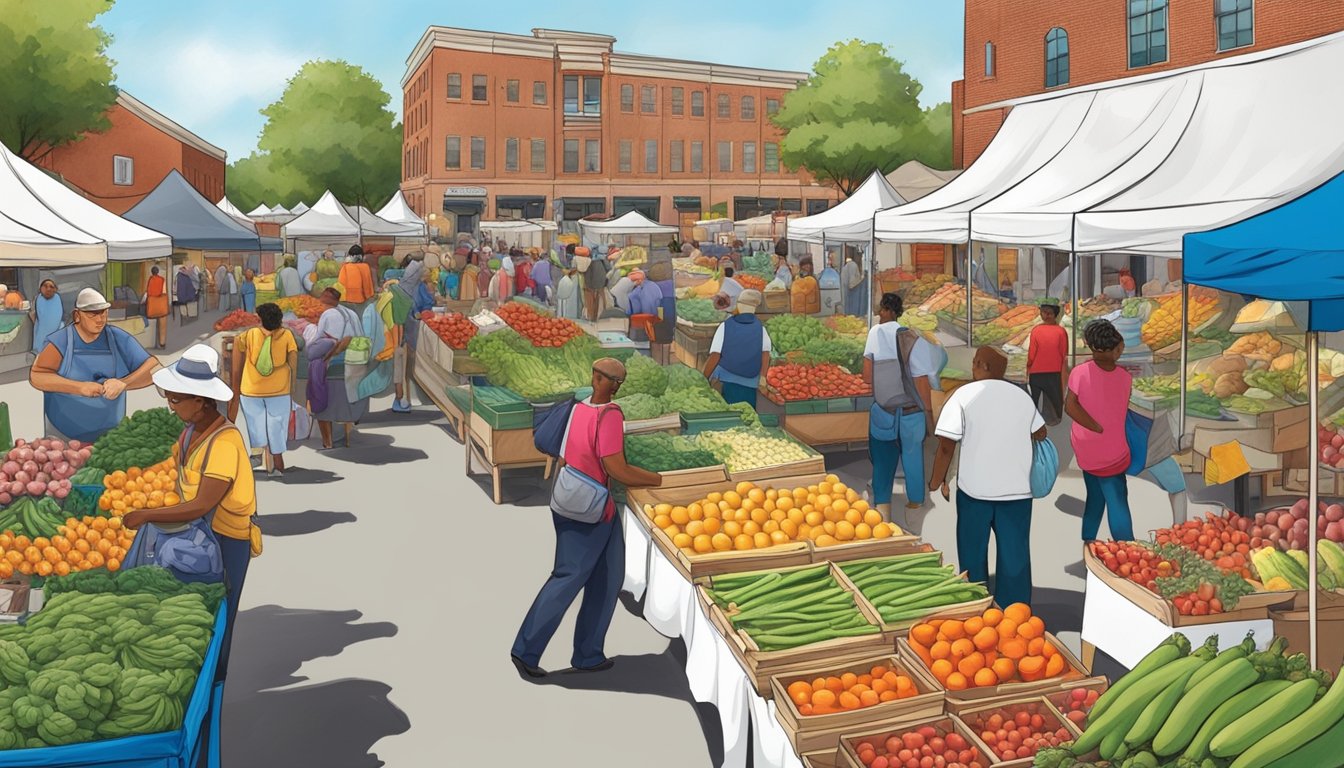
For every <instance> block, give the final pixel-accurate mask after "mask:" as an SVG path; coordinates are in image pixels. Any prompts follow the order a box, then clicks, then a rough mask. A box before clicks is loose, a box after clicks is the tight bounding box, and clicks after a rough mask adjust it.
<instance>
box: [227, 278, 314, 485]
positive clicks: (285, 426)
mask: <svg viewBox="0 0 1344 768" xmlns="http://www.w3.org/2000/svg"><path fill="white" fill-rule="evenodd" d="M257 315H258V316H259V317H260V318H261V327H260V328H249V329H247V330H246V331H244V332H243V333H241V334H239V335H238V337H237V338H236V339H235V340H234V342H233V361H232V362H233V364H232V366H231V367H230V370H231V371H232V374H233V382H232V383H233V389H234V391H235V392H237V393H238V399H237V400H234V401H232V402H230V403H229V421H237V420H238V408H239V405H241V406H242V410H243V418H244V419H245V420H246V421H247V437H248V442H249V443H250V444H251V445H252V451H253V453H261V454H262V455H263V456H262V460H263V462H265V459H266V457H267V456H269V457H270V459H271V460H272V461H273V462H274V471H276V472H284V471H285V458H284V454H285V446H286V445H287V444H288V442H289V412H290V409H291V407H292V403H293V399H292V397H291V395H292V393H293V392H294V379H295V376H296V375H297V373H298V360H299V346H298V344H297V343H296V342H295V341H294V334H292V333H290V332H289V329H288V328H286V327H284V326H283V325H281V322H280V321H281V320H282V319H283V318H284V313H283V312H281V311H280V307H279V305H277V304H270V303H267V304H262V305H261V306H259V307H257Z"/></svg>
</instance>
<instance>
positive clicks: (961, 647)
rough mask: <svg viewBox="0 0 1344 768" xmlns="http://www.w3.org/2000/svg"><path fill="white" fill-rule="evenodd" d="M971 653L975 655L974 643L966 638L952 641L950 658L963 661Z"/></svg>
mask: <svg viewBox="0 0 1344 768" xmlns="http://www.w3.org/2000/svg"><path fill="white" fill-rule="evenodd" d="M972 653H975V643H973V642H971V641H970V640H968V639H967V638H964V637H963V638H961V639H960V640H954V641H952V658H954V659H964V658H966V657H967V656H970V655H971V654H972Z"/></svg>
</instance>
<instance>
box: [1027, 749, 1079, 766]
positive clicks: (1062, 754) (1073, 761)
mask: <svg viewBox="0 0 1344 768" xmlns="http://www.w3.org/2000/svg"><path fill="white" fill-rule="evenodd" d="M1032 765H1033V766H1034V767H1035V768H1075V767H1076V766H1078V765H1080V763H1079V762H1078V759H1077V758H1076V757H1074V756H1073V752H1072V751H1070V749H1069V745H1068V744H1064V745H1061V746H1058V747H1046V748H1045V749H1042V750H1040V751H1038V752H1037V753H1036V760H1035V762H1034V763H1032Z"/></svg>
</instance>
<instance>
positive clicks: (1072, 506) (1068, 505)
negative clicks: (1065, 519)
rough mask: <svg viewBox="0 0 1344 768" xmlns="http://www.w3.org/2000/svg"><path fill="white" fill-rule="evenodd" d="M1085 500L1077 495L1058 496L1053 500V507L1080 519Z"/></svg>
mask: <svg viewBox="0 0 1344 768" xmlns="http://www.w3.org/2000/svg"><path fill="white" fill-rule="evenodd" d="M1086 503H1087V502H1086V501H1084V500H1083V499H1080V498H1078V497H1077V496H1060V497H1059V498H1058V499H1056V500H1055V509H1058V510H1059V511H1060V512H1063V513H1064V514H1066V515H1068V516H1069V517H1076V518H1078V519H1080V520H1081V519H1082V517H1083V507H1084V505H1085V504H1086Z"/></svg>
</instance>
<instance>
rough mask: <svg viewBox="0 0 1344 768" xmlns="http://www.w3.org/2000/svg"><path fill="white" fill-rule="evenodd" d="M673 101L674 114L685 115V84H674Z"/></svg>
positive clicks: (676, 115) (677, 115)
mask: <svg viewBox="0 0 1344 768" xmlns="http://www.w3.org/2000/svg"><path fill="white" fill-rule="evenodd" d="M671 101H672V116H673V117H685V116H686V88H685V87H684V86H678V85H674V86H672V95H671Z"/></svg>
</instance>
